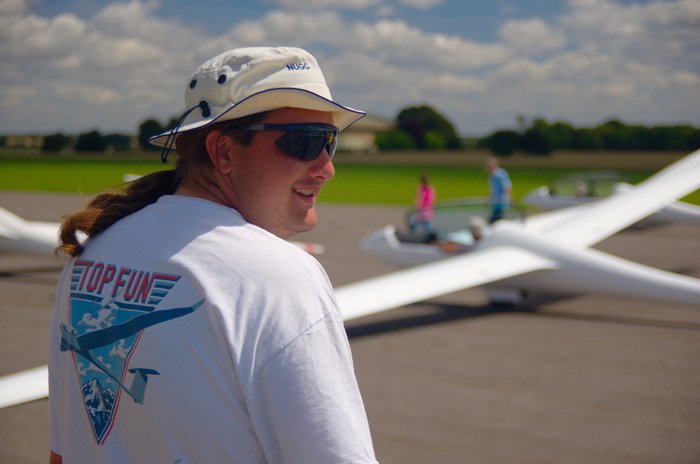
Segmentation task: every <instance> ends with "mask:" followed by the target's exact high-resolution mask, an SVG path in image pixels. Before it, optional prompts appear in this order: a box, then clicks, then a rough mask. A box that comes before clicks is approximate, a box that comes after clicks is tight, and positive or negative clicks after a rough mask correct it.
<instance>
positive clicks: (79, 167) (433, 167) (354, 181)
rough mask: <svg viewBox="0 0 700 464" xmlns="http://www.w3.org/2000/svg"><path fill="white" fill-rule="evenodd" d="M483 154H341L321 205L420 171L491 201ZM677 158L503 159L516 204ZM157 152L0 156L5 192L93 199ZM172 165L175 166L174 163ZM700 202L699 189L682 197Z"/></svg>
mask: <svg viewBox="0 0 700 464" xmlns="http://www.w3.org/2000/svg"><path fill="white" fill-rule="evenodd" d="M485 156H486V155H485V154H483V153H477V154H473V153H469V152H467V153H461V154H460V153H456V154H455V153H450V154H440V153H438V154H425V153H420V154H417V153H409V154H380V155H351V154H339V155H338V156H337V157H336V160H335V166H336V177H335V178H334V179H333V181H332V182H330V183H329V184H327V186H326V188H325V189H324V191H323V192H322V194H321V198H320V201H322V202H328V203H359V204H389V205H410V204H411V203H412V202H413V200H414V194H415V189H416V186H417V184H418V179H419V177H420V175H421V173H424V172H425V173H426V174H428V175H429V177H430V180H431V182H432V183H433V185H435V188H436V190H437V194H438V199H439V200H449V199H453V198H461V197H472V196H477V197H478V196H486V195H487V194H488V188H487V183H486V174H485V172H484V171H483V169H482V168H481V166H482V163H483V159H484V158H485ZM679 156H680V155H678V154H672V155H670V154H656V155H653V156H652V155H649V154H644V155H640V156H636V155H635V154H616V155H608V156H601V155H599V154H596V155H582V154H580V153H577V154H555V155H554V156H553V157H550V158H533V157H517V156H516V157H513V158H508V159H506V160H504V162H503V165H504V167H505V168H506V169H507V170H508V172H509V174H510V176H511V179H512V180H513V184H514V196H515V199H516V201H517V200H520V199H522V197H523V196H524V195H525V194H526V193H528V192H529V191H531V190H533V189H535V188H537V187H539V186H541V185H546V184H548V183H549V182H550V181H551V180H552V179H554V178H556V177H558V176H561V175H566V174H571V173H574V172H580V171H584V170H585V171H588V170H596V169H598V170H599V169H617V170H619V171H620V172H621V173H622V174H624V175H625V176H626V177H627V178H628V179H629V180H630V181H631V182H632V183H637V182H639V181H641V180H643V179H645V178H646V177H648V176H650V175H651V174H653V173H654V172H655V171H656V170H657V169H659V168H660V167H663V166H665V165H667V164H670V163H671V162H673V161H674V160H676V159H678V158H679ZM158 158H159V157H158V154H157V153H153V154H148V155H143V154H140V155H139V154H135V155H131V156H121V157H119V158H117V157H115V156H105V155H101V156H99V157H95V156H92V157H91V156H87V157H78V156H70V157H66V156H54V157H51V156H40V155H32V156H18V155H7V154H0V190H12V191H37V192H62V193H75V194H94V193H97V192H100V191H104V190H108V189H110V188H113V187H114V186H117V185H119V184H121V183H122V182H123V180H122V178H123V176H124V174H127V173H129V174H140V175H141V174H147V173H149V172H153V171H156V170H160V169H163V167H164V166H163V165H162V164H161V163H160V161H159V159H158ZM170 166H172V165H170ZM685 200H686V201H689V202H691V203H694V204H700V191H699V192H695V193H693V194H691V195H689V196H688V197H686V198H685Z"/></svg>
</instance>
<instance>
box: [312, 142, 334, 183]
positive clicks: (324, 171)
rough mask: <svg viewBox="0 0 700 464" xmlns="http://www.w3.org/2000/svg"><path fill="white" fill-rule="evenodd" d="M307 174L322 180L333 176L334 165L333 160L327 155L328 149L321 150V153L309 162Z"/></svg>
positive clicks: (327, 179)
mask: <svg viewBox="0 0 700 464" xmlns="http://www.w3.org/2000/svg"><path fill="white" fill-rule="evenodd" d="M309 174H310V175H311V176H312V177H313V178H315V179H318V180H323V181H324V182H326V181H329V180H331V179H332V178H333V177H334V176H335V166H333V160H332V159H331V157H330V156H329V155H328V150H323V153H321V155H320V156H319V157H318V158H316V159H315V160H313V161H312V162H311V163H310V164H309Z"/></svg>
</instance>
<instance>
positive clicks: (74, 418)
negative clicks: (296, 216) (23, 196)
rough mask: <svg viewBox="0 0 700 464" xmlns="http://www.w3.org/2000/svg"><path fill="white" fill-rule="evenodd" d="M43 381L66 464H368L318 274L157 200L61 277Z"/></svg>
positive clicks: (346, 350) (210, 206)
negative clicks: (46, 374)
mask: <svg viewBox="0 0 700 464" xmlns="http://www.w3.org/2000/svg"><path fill="white" fill-rule="evenodd" d="M49 381H50V397H49V398H50V411H51V440H50V445H51V449H52V450H53V451H55V452H56V453H58V454H60V455H62V456H63V460H64V461H63V462H65V463H72V462H89V463H102V462H104V463H120V464H121V463H125V462H129V463H156V462H157V463H181V464H186V463H209V462H211V463H224V462H226V463H282V462H284V463H305V464H308V463H374V462H376V460H375V457H374V451H373V447H372V441H371V437H370V433H369V427H368V424H367V419H366V415H365V411H364V406H363V404H362V399H361V397H360V393H359V390H358V387H357V381H356V379H355V375H354V370H353V365H352V358H351V353H350V347H349V343H348V340H347V336H346V334H345V330H344V327H343V322H342V318H341V315H340V312H339V310H338V308H337V304H336V302H335V297H334V294H333V289H332V287H331V285H330V282H329V281H328V277H327V276H326V273H325V272H324V270H323V268H322V267H321V265H320V264H319V263H318V262H317V261H316V260H315V259H314V258H313V257H311V256H310V255H308V254H307V253H305V252H304V251H302V250H300V249H299V248H297V247H295V246H293V245H291V244H289V243H287V242H286V241H284V240H282V239H280V238H278V237H276V236H274V235H272V234H270V233H269V232H267V231H265V230H263V229H260V228H259V227H256V226H253V225H251V224H248V223H246V222H245V220H244V219H243V218H242V217H241V216H240V214H239V213H238V212H236V211H235V210H233V209H230V208H227V207H224V206H221V205H219V204H216V203H213V202H209V201H206V200H202V199H196V198H190V197H183V196H165V197H162V198H161V199H159V201H158V202H156V203H155V204H152V205H149V206H147V207H146V208H144V209H143V210H141V211H139V212H136V213H134V214H131V215H130V216H127V217H126V218H124V219H122V220H121V221H119V222H117V223H116V224H114V225H112V226H111V227H110V228H109V229H107V230H106V231H105V232H103V233H102V234H100V235H99V236H97V237H95V238H94V239H92V240H91V241H90V243H89V244H88V245H87V247H86V249H85V251H84V253H83V254H82V255H81V256H79V257H77V258H75V259H73V260H72V261H71V262H70V263H68V265H67V266H66V268H65V269H64V272H63V275H62V277H61V281H60V283H59V286H58V292H57V296H56V306H55V309H54V313H53V318H52V328H51V348H50V359H49Z"/></svg>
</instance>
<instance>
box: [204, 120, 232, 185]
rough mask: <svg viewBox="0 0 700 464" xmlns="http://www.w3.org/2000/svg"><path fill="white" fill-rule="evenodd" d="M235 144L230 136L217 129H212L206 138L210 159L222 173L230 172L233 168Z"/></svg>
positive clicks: (205, 144)
mask: <svg viewBox="0 0 700 464" xmlns="http://www.w3.org/2000/svg"><path fill="white" fill-rule="evenodd" d="M234 145H235V143H234V141H233V139H232V138H231V137H230V136H228V135H226V134H224V133H223V132H221V131H220V130H217V129H214V130H212V131H210V132H209V133H208V134H207V136H206V138H205V139H204V146H205V147H206V149H207V154H208V155H209V160H210V161H211V164H212V165H213V166H214V169H216V170H217V171H218V172H219V173H221V174H229V173H230V172H231V171H232V169H233V156H234V153H235V147H234Z"/></svg>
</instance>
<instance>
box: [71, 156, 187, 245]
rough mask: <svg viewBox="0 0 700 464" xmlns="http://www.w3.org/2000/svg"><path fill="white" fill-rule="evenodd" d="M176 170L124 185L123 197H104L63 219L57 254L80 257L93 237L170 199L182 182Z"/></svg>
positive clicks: (109, 194)
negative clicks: (149, 207)
mask: <svg viewBox="0 0 700 464" xmlns="http://www.w3.org/2000/svg"><path fill="white" fill-rule="evenodd" d="M176 177H177V176H176V173H175V170H168V171H158V172H154V173H152V174H148V175H145V176H143V177H139V178H138V179H136V180H134V181H132V182H129V183H127V184H125V186H124V193H102V194H100V195H98V196H96V197H95V198H94V199H93V200H92V201H91V202H90V203H89V204H88V206H87V207H86V208H85V209H82V210H80V211H77V212H74V213H71V214H68V215H66V216H64V218H63V221H62V222H61V230H60V237H59V246H58V251H62V252H64V253H66V254H68V255H69V256H78V255H79V254H80V253H82V251H83V248H84V247H83V243H84V241H85V240H81V239H80V238H79V233H82V234H85V236H86V238H88V239H89V238H90V237H94V236H95V235H97V234H99V233H100V232H102V231H103V230H105V229H107V228H108V227H109V226H111V225H112V224H114V223H115V222H117V221H118V220H120V219H121V218H123V217H125V216H128V215H129V214H131V213H135V212H136V211H138V210H140V209H142V208H144V207H145V206H148V205H150V204H151V203H155V202H156V201H157V200H158V198H160V197H161V196H163V195H171V194H173V193H175V190H177V188H178V185H179V182H178V180H177V179H176Z"/></svg>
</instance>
